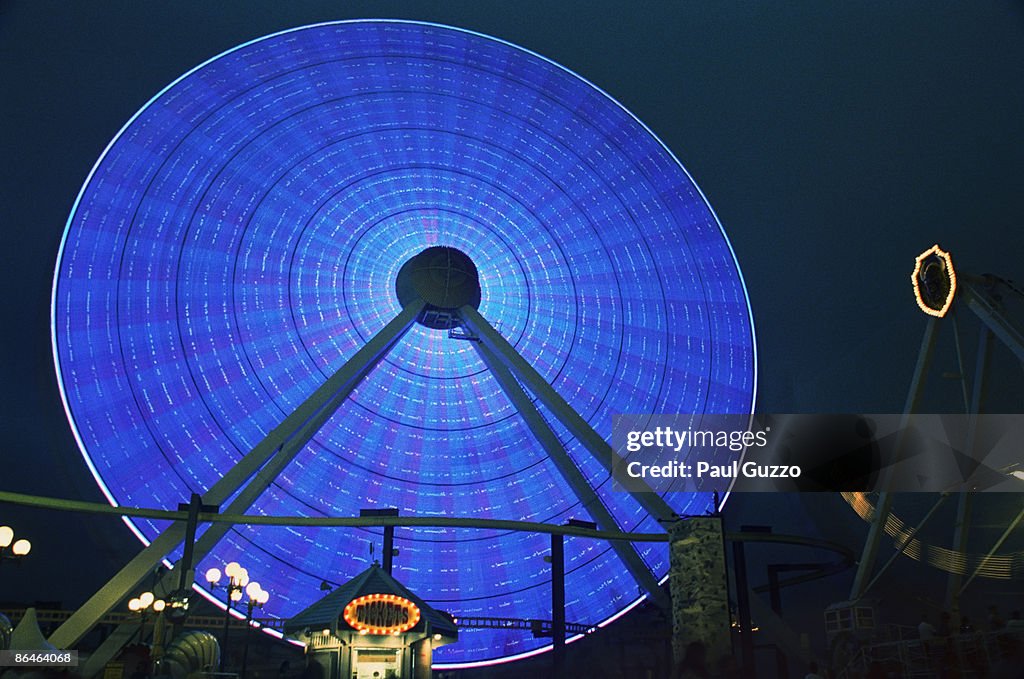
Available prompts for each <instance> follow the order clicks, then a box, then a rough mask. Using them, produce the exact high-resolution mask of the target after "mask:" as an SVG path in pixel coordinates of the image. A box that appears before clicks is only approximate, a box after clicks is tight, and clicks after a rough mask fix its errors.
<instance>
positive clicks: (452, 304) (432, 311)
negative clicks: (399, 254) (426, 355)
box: [395, 246, 480, 329]
mask: <svg viewBox="0 0 1024 679" xmlns="http://www.w3.org/2000/svg"><path fill="white" fill-rule="evenodd" d="M395 294H396V295H398V301H399V303H400V304H401V305H402V306H403V307H404V306H407V305H408V304H410V303H412V302H415V301H416V300H417V299H422V300H423V301H424V302H426V303H427V308H426V309H425V310H424V312H423V313H422V314H420V317H419V318H418V319H417V320H418V321H419V322H420V323H421V324H422V325H425V326H427V327H428V328H440V329H445V328H451V327H454V326H455V325H458V324H459V323H458V317H457V315H455V314H453V313H452V312H454V311H456V310H458V308H459V307H462V306H465V305H467V304H468V305H470V306H472V307H473V308H474V309H477V308H479V307H480V278H479V277H478V276H477V272H476V265H475V264H473V260H471V259H470V258H469V255H467V254H466V253H465V252H462V251H461V250H457V249H456V248H451V247H446V246H435V247H431V248H427V249H426V250H424V251H422V252H420V253H419V254H418V255H416V256H415V257H413V258H412V259H410V260H409V261H408V262H406V263H405V264H403V265H402V268H401V269H400V270H399V271H398V277H397V278H396V279H395Z"/></svg>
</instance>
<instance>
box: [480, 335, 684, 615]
mask: <svg viewBox="0 0 1024 679" xmlns="http://www.w3.org/2000/svg"><path fill="white" fill-rule="evenodd" d="M476 348H477V352H478V353H479V354H480V357H481V358H482V359H483V361H484V364H485V365H487V367H488V368H489V369H490V371H491V374H493V375H494V378H495V379H496V380H497V381H498V385H499V386H500V387H501V389H502V391H504V392H505V395H506V396H507V397H508V399H509V401H511V402H512V406H513V407H514V408H515V409H516V411H518V413H519V414H520V415H521V416H522V418H523V421H524V422H525V423H526V426H527V427H528V428H529V429H530V432H531V433H532V434H533V436H534V438H535V439H537V441H538V442H539V443H540V445H541V448H543V449H544V452H545V453H546V454H547V456H548V457H549V458H550V459H551V461H552V462H554V464H555V467H556V468H557V469H558V472H559V474H561V476H562V478H563V479H565V482H566V483H567V484H569V487H570V488H572V491H573V493H575V495H576V498H577V499H578V500H579V501H580V502H581V503H582V504H583V507H584V508H585V509H586V510H587V511H588V512H589V513H590V515H591V516H592V517H593V519H594V522H595V523H596V524H597V525H598V527H599V528H600V529H601V530H607V531H616V532H622V528H621V527H620V526H619V524H618V521H616V520H615V517H614V516H612V513H611V512H610V511H608V508H607V507H605V505H604V503H603V502H602V501H601V498H600V497H598V495H597V493H596V492H594V489H593V487H591V485H590V483H589V482H588V481H587V479H586V477H585V476H584V475H583V472H581V471H580V470H579V468H578V467H577V466H576V464H575V463H574V462H573V460H572V458H571V457H569V453H567V452H566V450H565V446H563V445H562V442H561V441H559V440H558V437H557V436H556V435H555V432H553V431H552V430H551V427H550V426H548V423H547V422H546V421H545V420H544V417H543V416H542V415H541V414H540V411H539V410H537V407H536V406H535V405H534V404H533V401H531V400H530V397H529V396H527V395H526V392H525V391H523V388H522V387H521V386H520V385H519V382H517V381H516V379H515V377H513V376H512V373H511V371H509V369H508V368H507V367H506V366H505V364H503V363H502V362H501V361H499V360H498V358H497V356H496V355H495V354H494V352H493V351H492V350H491V349H490V348H489V347H488V346H487V345H485V344H481V343H478V344H477V345H476ZM610 544H611V547H612V549H613V550H615V553H616V554H617V555H618V556H619V559H621V560H622V563H623V565H624V566H625V567H626V570H628V571H629V572H630V574H631V575H632V576H633V577H634V578H635V579H636V581H637V583H638V584H639V585H640V586H641V587H643V588H644V590H646V591H647V593H648V594H649V595H650V596H651V600H652V601H653V602H654V603H655V604H656V605H658V606H660V607H662V608H665V609H667V607H668V603H669V602H668V597H666V596H665V593H664V592H663V591H662V589H661V587H660V586H659V585H658V580H657V578H655V577H654V576H653V575H652V574H651V571H650V569H649V568H647V564H645V563H644V560H643V559H642V558H641V557H640V554H639V553H638V552H637V551H636V547H634V546H633V545H632V544H631V543H626V542H620V541H618V540H612V541H611V542H610Z"/></svg>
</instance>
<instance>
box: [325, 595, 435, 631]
mask: <svg viewBox="0 0 1024 679" xmlns="http://www.w3.org/2000/svg"><path fill="white" fill-rule="evenodd" d="M343 615H344V618H345V622H347V623H348V624H349V625H351V626H352V627H353V628H355V629H357V630H359V633H360V634H401V633H402V632H405V631H408V630H411V629H412V628H413V627H415V626H416V623H418V622H419V621H420V608H419V606H417V605H416V604H414V603H413V602H411V601H409V600H408V599H403V598H402V597H400V596H396V595H394V594H367V595H366V596H361V597H359V598H357V599H353V600H352V601H350V602H349V603H348V606H345V612H344V614H343Z"/></svg>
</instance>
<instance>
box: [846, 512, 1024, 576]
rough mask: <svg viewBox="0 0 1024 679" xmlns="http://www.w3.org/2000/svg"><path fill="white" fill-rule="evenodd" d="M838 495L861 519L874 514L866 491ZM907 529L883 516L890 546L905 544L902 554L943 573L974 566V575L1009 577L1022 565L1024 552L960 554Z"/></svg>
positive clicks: (971, 569)
mask: <svg viewBox="0 0 1024 679" xmlns="http://www.w3.org/2000/svg"><path fill="white" fill-rule="evenodd" d="M840 495H841V496H842V498H843V500H845V501H846V503H847V504H848V505H850V507H851V508H852V509H853V511H854V512H856V513H857V515H858V516H859V517H860V518H862V519H864V520H865V521H871V519H872V518H873V517H874V516H875V505H874V504H872V502H871V500H869V499H868V497H867V493H859V492H857V493H840ZM911 530H912V529H910V528H907V526H906V524H905V523H903V521H902V520H901V519H900V518H899V517H898V516H896V515H895V514H894V513H892V512H890V513H889V516H887V517H886V520H885V533H886V534H887V535H889V536H890V537H892V538H893V543H894V544H893V546H894V547H896V548H897V549H899V548H900V546H901V545H905V547H904V548H903V553H904V554H905V555H906V556H909V557H910V558H912V559H913V560H914V561H918V562H920V563H925V564H928V565H930V566H933V567H935V568H938V569H940V570H943V571H945V572H947V573H956V574H959V575H970V574H971V573H974V571H975V570H977V571H978V577H982V578H992V579H995V580H1011V579H1013V572H1014V569H1015V567H1016V568H1021V566H1022V565H1024V552H1011V553H1009V554H993V555H992V556H990V557H988V558H986V557H985V556H984V555H976V554H963V553H961V552H958V551H955V550H952V549H948V548H946V547H941V546H938V545H930V544H927V543H924V542H922V541H921V540H919V539H917V538H911V539H910V540H909V541H908V540H907V538H908V537H909V536H910V533H911Z"/></svg>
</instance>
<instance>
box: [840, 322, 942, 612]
mask: <svg viewBox="0 0 1024 679" xmlns="http://www.w3.org/2000/svg"><path fill="white" fill-rule="evenodd" d="M937 334H938V319H937V318H935V317H934V316H933V317H930V318H929V319H928V325H927V326H926V327H925V330H924V337H923V338H922V339H921V350H920V351H919V352H918V354H917V365H916V366H915V368H914V377H913V379H912V380H911V382H910V391H909V392H908V394H907V402H906V403H905V404H904V407H903V413H904V421H903V429H905V428H906V424H907V419H908V418H909V416H910V415H911V414H913V413H914V412H916V411H917V405H918V403H919V402H920V401H921V394H922V393H923V392H924V384H925V381H926V377H927V374H928V366H929V365H930V364H931V361H932V353H933V350H934V349H935V338H936V335H937ZM899 436H900V438H899V440H898V441H897V442H896V455H897V456H899V454H900V450H901V449H902V447H903V445H902V440H903V433H902V431H901V433H900V435H899ZM894 462H895V460H894ZM882 473H883V477H882V479H881V488H882V492H881V493H880V494H879V496H878V503H877V504H876V505H875V513H874V516H872V517H871V527H870V528H869V529H868V537H867V540H865V541H864V551H863V552H862V553H861V557H860V563H859V564H858V565H857V575H856V576H854V578H853V586H852V587H851V588H850V600H852V601H856V600H857V599H860V598H861V596H863V594H864V592H865V591H866V590H867V583H868V581H869V579H870V578H871V573H872V571H874V569H875V559H876V558H878V547H879V545H880V544H881V541H882V535H883V534H884V533H885V522H886V521H887V520H888V518H889V512H890V510H891V509H892V499H893V498H892V494H891V493H890V492H889V491H888V487H889V482H888V479H889V474H890V471H889V469H888V468H887V469H886V470H884V471H883V472H882Z"/></svg>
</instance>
